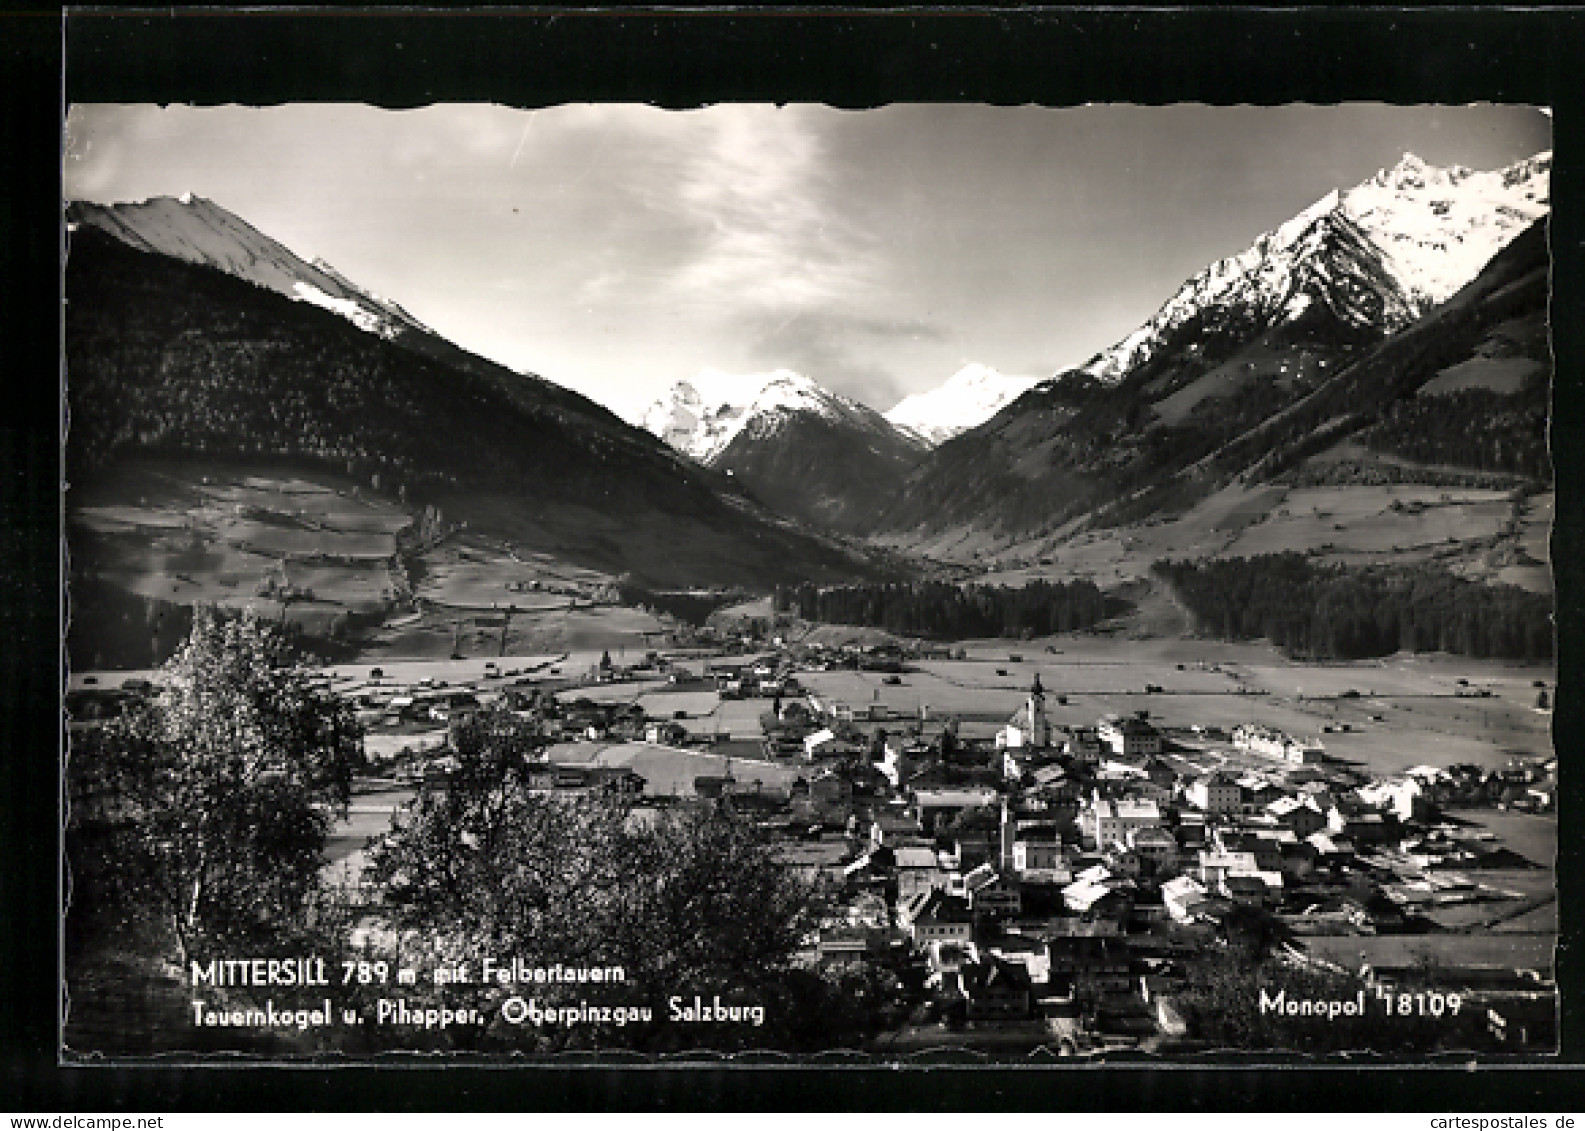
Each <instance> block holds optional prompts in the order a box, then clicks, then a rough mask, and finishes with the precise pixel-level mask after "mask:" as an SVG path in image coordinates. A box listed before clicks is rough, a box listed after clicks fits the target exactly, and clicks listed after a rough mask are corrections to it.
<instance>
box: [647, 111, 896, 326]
mask: <svg viewBox="0 0 1585 1131" xmlns="http://www.w3.org/2000/svg"><path fill="white" fill-rule="evenodd" d="M808 109H809V108H783V109H776V108H774V107H769V106H723V107H716V108H714V109H712V110H711V111H709V119H708V120H709V127H710V131H709V136H708V137H707V138H705V139H704V144H703V145H702V146H701V148H700V149H699V150H698V151H696V152H695V153H693V154H691V155H690V157H689V159H688V160H687V162H686V163H685V166H684V168H683V169H682V170H681V176H680V181H679V183H678V184H677V186H676V196H675V205H676V207H677V208H678V209H679V210H680V212H681V213H682V214H683V215H684V216H685V217H687V218H688V219H689V220H690V221H691V222H693V223H695V224H697V225H698V226H699V227H700V229H701V231H702V232H703V233H704V239H703V242H702V245H701V246H700V248H699V250H698V253H697V255H696V256H695V257H694V258H693V259H692V260H691V261H689V262H688V263H686V264H684V265H683V266H682V267H681V268H680V269H679V270H678V271H677V272H676V273H675V274H674V275H673V276H672V278H671V280H670V282H671V286H670V288H669V291H670V294H671V295H672V296H673V297H675V298H677V299H678V300H681V301H687V302H705V303H709V302H712V301H713V302H720V303H723V304H730V305H733V306H737V307H739V308H741V307H742V306H743V305H745V304H747V305H752V306H756V307H760V308H764V309H782V310H785V311H786V312H787V313H788V314H792V313H795V312H797V311H802V310H809V309H812V308H817V307H820V306H822V305H824V304H827V303H834V302H840V301H842V300H845V299H851V298H853V297H855V296H857V295H859V294H861V293H863V291H864V290H865V288H866V287H867V286H869V285H871V284H873V283H874V281H875V265H874V261H873V260H874V256H873V253H872V250H871V248H870V247H869V246H867V245H868V243H869V241H868V240H867V239H866V238H865V237H864V235H863V234H862V233H860V232H857V231H855V230H854V229H853V228H851V227H850V226H849V225H847V224H846V223H845V222H844V220H843V219H842V217H841V214H840V212H839V210H837V209H836V208H834V207H831V205H830V202H828V200H827V199H826V196H827V190H828V187H829V185H828V182H827V180H826V169H825V163H824V154H823V152H822V144H821V138H820V133H819V130H818V128H817V127H816V124H815V122H814V121H813V120H811V118H810V116H809V115H808V113H807V110H808Z"/></svg>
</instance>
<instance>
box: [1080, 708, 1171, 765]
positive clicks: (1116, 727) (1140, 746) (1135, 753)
mask: <svg viewBox="0 0 1585 1131" xmlns="http://www.w3.org/2000/svg"><path fill="white" fill-rule="evenodd" d="M1095 733H1096V734H1097V735H1099V736H1100V739H1101V741H1102V742H1104V743H1105V744H1107V745H1108V746H1110V747H1111V748H1112V753H1114V754H1117V755H1119V756H1121V757H1124V758H1149V757H1151V756H1152V755H1155V754H1160V753H1161V733H1160V732H1159V731H1157V730H1156V728H1155V727H1153V726H1151V725H1150V724H1149V723H1147V722H1146V721H1145V720H1144V719H1141V718H1138V717H1137V716H1133V715H1128V716H1122V715H1107V716H1106V717H1105V718H1103V719H1102V720H1101V721H1100V722H1099V723H1098V724H1097V725H1096V728H1095Z"/></svg>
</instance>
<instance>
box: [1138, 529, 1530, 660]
mask: <svg viewBox="0 0 1585 1131" xmlns="http://www.w3.org/2000/svg"><path fill="white" fill-rule="evenodd" d="M1151 569H1152V572H1153V573H1155V575H1156V576H1157V577H1160V578H1162V579H1164V580H1165V581H1167V582H1168V583H1169V584H1170V585H1171V586H1172V588H1173V590H1174V592H1176V594H1177V595H1178V597H1179V599H1180V600H1182V601H1183V603H1184V604H1185V605H1187V606H1188V608H1189V610H1190V612H1192V613H1193V614H1194V617H1195V620H1196V621H1197V622H1198V626H1199V628H1200V630H1201V631H1202V632H1207V633H1210V634H1212V635H1216V636H1220V637H1222V638H1224V639H1230V640H1250V639H1257V638H1259V637H1265V638H1266V639H1268V640H1270V641H1271V642H1272V643H1273V644H1275V645H1277V646H1278V647H1280V648H1282V649H1283V650H1284V651H1286V652H1289V653H1290V654H1293V655H1295V656H1302V657H1307V658H1312V659H1339V660H1353V659H1364V658H1366V657H1370V656H1385V655H1390V654H1391V653H1393V652H1399V651H1403V652H1429V651H1441V652H1451V653H1455V654H1457V655H1464V656H1478V657H1483V658H1496V659H1509V660H1532V661H1546V660H1550V659H1551V658H1552V600H1551V598H1550V597H1548V596H1547V595H1545V594H1541V593H1532V592H1529V591H1528V590H1525V589H1520V588H1518V587H1517V586H1513V585H1485V584H1481V583H1480V582H1475V581H1470V580H1468V579H1466V578H1462V577H1459V576H1458V575H1456V574H1454V573H1452V572H1450V571H1449V570H1447V569H1446V568H1444V567H1442V566H1437V565H1430V564H1425V565H1410V566H1372V567H1364V568H1359V567H1349V566H1342V565H1322V564H1319V563H1317V562H1313V561H1311V560H1310V559H1308V558H1306V557H1305V556H1304V555H1303V554H1300V553H1296V552H1293V551H1289V552H1286V553H1281V554H1262V555H1260V556H1257V557H1253V558H1225V559H1220V560H1216V561H1207V562H1172V561H1165V560H1163V561H1158V562H1156V563H1155V564H1154V565H1153V566H1152V567H1151Z"/></svg>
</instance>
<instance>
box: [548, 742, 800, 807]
mask: <svg viewBox="0 0 1585 1131" xmlns="http://www.w3.org/2000/svg"><path fill="white" fill-rule="evenodd" d="M550 760H551V761H552V762H565V763H574V762H583V763H589V764H592V765H597V766H624V767H627V768H629V769H631V770H632V771H633V772H634V773H636V774H638V775H639V776H640V777H642V778H643V779H644V781H645V786H644V794H645V796H648V797H691V796H693V793H694V778H696V777H702V776H715V777H719V776H721V775H723V774H725V773H727V772H728V771H729V770H730V772H731V774H732V777H733V778H734V779H735V780H736V781H737V782H738V783H739V784H740V785H741V784H742V783H746V782H759V783H761V785H762V786H763V787H764V788H765V789H769V790H776V791H780V792H783V793H785V792H786V790H787V789H788V788H789V787H790V786H791V785H792V783H793V780H794V779H795V778H797V777H798V775H799V772H800V768H799V767H797V766H779V765H775V764H773V763H770V762H762V761H758V760H756V759H750V758H728V757H726V756H725V755H721V754H708V753H701V752H699V751H695V750H681V749H678V748H676V747H672V746H656V745H653V744H652V743H648V742H620V743H612V744H609V745H605V744H602V743H597V742H576V743H563V744H561V745H559V746H552V747H551V748H550Z"/></svg>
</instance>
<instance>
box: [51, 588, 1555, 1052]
mask: <svg viewBox="0 0 1585 1131" xmlns="http://www.w3.org/2000/svg"><path fill="white" fill-rule="evenodd" d="M668 619H669V618H668ZM1195 656H1198V657H1199V658H1198V659H1195V658H1193V657H1195ZM1179 657H1181V658H1179ZM1450 659H1451V658H1448V657H1412V658H1403V657H1394V658H1389V659H1388V660H1386V661H1376V662H1368V663H1354V664H1334V665H1303V664H1295V663H1289V662H1286V661H1284V660H1283V659H1282V658H1281V656H1280V654H1278V653H1277V652H1276V651H1275V650H1272V649H1270V648H1268V647H1266V646H1263V645H1230V644H1224V643H1218V642H1213V641H1199V640H1192V639H1182V640H1140V639H1112V638H1110V637H1109V636H1108V634H1107V633H1105V632H1101V633H1085V634H1071V635H1064V636H1058V637H1052V638H1049V639H1046V640H1040V639H1035V640H994V641H966V642H954V643H950V644H947V643H936V642H929V641H922V640H917V639H907V638H898V637H893V636H890V635H889V634H886V633H881V632H879V631H877V630H873V629H847V628H842V627H840V626H831V625H814V624H811V623H809V622H806V621H802V620H800V619H799V618H798V617H797V616H796V615H794V614H793V613H792V612H775V611H773V608H772V603H771V601H769V600H760V601H757V602H753V603H750V604H748V605H743V606H739V607H737V608H733V609H726V610H723V611H722V612H721V613H717V614H716V615H714V616H712V617H711V618H710V620H709V622H708V624H706V625H705V626H703V627H691V626H688V625H686V624H684V623H681V622H677V621H671V622H670V631H667V632H652V633H648V634H647V635H645V636H642V637H639V636H634V637H633V638H632V646H631V647H627V646H623V645H621V644H618V645H616V646H615V647H614V648H608V649H601V650H600V651H598V652H596V651H584V652H576V653H568V652H562V653H556V654H548V655H539V656H517V657H506V656H501V657H497V658H494V659H482V658H481V659H461V658H456V657H454V658H452V659H449V660H423V659H419V660H402V659H392V660H390V661H384V662H381V663H379V664H373V665H371V664H367V663H362V664H357V665H352V664H340V665H336V666H332V667H327V668H325V669H323V670H322V672H321V675H320V679H321V682H322V684H323V686H324V687H326V688H327V689H329V690H331V691H333V692H334V693H335V694H336V695H338V696H340V697H342V698H344V699H346V700H348V701H349V702H350V703H351V704H353V705H354V706H355V708H356V710H357V714H358V719H359V721H360V723H361V724H362V725H363V728H364V732H365V738H364V744H365V753H366V756H367V759H368V771H367V774H366V775H365V776H364V777H362V778H361V779H360V781H359V783H358V785H357V787H356V788H355V791H354V797H353V803H352V805H351V808H350V813H349V815H348V817H347V818H346V819H345V821H344V822H343V823H342V824H341V825H340V826H339V827H338V828H337V829H336V831H335V832H333V834H332V837H331V841H330V843H329V845H328V855H329V858H330V860H331V861H332V862H331V863H330V864H329V865H328V866H327V870H326V875H327V877H329V878H331V880H332V882H334V883H335V884H337V885H340V886H342V887H343V888H345V889H346V890H348V891H351V892H358V891H359V889H360V885H361V884H362V880H361V873H362V870H363V868H364V867H365V863H366V857H367V852H368V849H369V847H370V846H371V845H372V844H374V843H377V842H378V840H379V838H380V837H382V836H383V835H385V834H386V833H387V831H388V830H389V829H390V828H391V827H392V825H391V822H392V819H393V817H394V818H396V819H397V820H398V821H400V820H401V815H402V813H403V811H404V807H405V805H406V804H407V803H408V802H409V800H410V799H411V798H412V796H413V792H414V790H415V789H417V788H418V787H420V786H421V785H423V784H425V783H427V784H428V785H429V786H430V787H443V786H444V783H445V781H446V778H447V776H448V774H450V773H451V772H452V771H453V770H454V769H455V768H456V765H457V763H456V758H455V755H454V754H453V752H452V750H451V745H450V743H451V737H452V736H453V735H454V734H455V731H456V728H457V726H458V725H459V724H460V723H462V722H463V721H465V720H467V719H468V718H469V717H470V716H471V715H473V714H475V713H476V712H480V711H507V712H510V713H511V714H513V715H514V716H515V717H516V718H517V719H519V720H522V721H524V722H525V723H527V724H529V725H530V727H531V729H532V732H533V733H534V734H535V735H537V736H538V737H537V748H538V753H537V755H536V759H537V761H536V767H537V768H536V769H535V770H534V771H533V773H534V778H533V785H534V787H535V788H538V789H541V790H543V791H545V792H546V793H547V794H553V795H558V796H563V797H568V798H571V797H575V796H578V795H580V794H600V795H616V796H619V797H621V798H623V799H624V800H625V802H626V803H629V804H631V805H632V806H633V807H634V811H635V812H642V811H644V810H646V809H669V808H676V807H686V806H698V805H706V806H721V807H725V808H728V809H730V810H731V811H733V812H734V813H736V814H737V815H739V816H741V817H743V818H744V819H747V820H750V821H752V822H753V823H755V824H756V825H757V826H758V827H759V828H760V829H761V830H762V831H764V832H765V833H766V834H767V835H768V836H770V837H771V838H772V840H773V842H774V845H775V849H774V851H775V853H776V856H777V859H778V860H780V861H781V863H782V865H783V867H785V868H786V869H788V870H789V871H791V872H792V873H794V874H796V876H797V877H798V879H799V880H800V881H801V882H802V883H803V884H805V885H806V889H805V890H807V891H808V892H810V893H811V894H810V899H811V901H812V907H811V910H812V911H813V913H814V914H813V917H812V919H811V920H810V922H811V930H810V932H809V934H808V936H807V938H806V939H805V942H804V952H803V954H802V956H801V961H804V962H806V963H808V964H810V965H812V966H831V965H841V964H843V963H867V964H872V965H873V964H879V965H882V966H884V967H886V968H888V969H890V970H892V971H894V972H896V973H897V974H898V976H899V979H900V984H902V985H905V986H908V987H909V992H908V994H907V995H906V999H905V1000H904V1001H903V1002H902V1003H901V1004H902V1006H904V1007H905V1009H904V1010H903V1012H901V1013H900V1014H899V1016H898V1017H897V1018H895V1019H893V1020H894V1022H895V1023H894V1024H891V1025H890V1026H889V1027H888V1028H887V1029H886V1031H884V1032H883V1033H881V1035H880V1036H879V1037H878V1038H876V1040H875V1042H874V1045H875V1048H876V1049H877V1050H881V1051H890V1052H895V1053H907V1052H910V1051H916V1050H922V1049H932V1048H938V1047H943V1046H945V1047H967V1048H973V1049H979V1050H984V1051H989V1052H992V1053H1008V1052H1028V1051H1029V1050H1033V1049H1037V1048H1046V1049H1049V1050H1057V1051H1060V1053H1061V1054H1062V1055H1079V1056H1085V1055H1101V1054H1108V1053H1111V1054H1115V1053H1119V1052H1124V1051H1127V1050H1146V1051H1161V1050H1167V1051H1170V1050H1173V1049H1175V1048H1180V1047H1186V1048H1193V1047H1196V1045H1195V1042H1194V1041H1193V1040H1192V1039H1191V1037H1190V1035H1189V1026H1188V1025H1187V1023H1186V1020H1185V1016H1184V1012H1185V1011H1184V1010H1183V1009H1182V1008H1181V1006H1180V1004H1179V997H1180V995H1181V994H1182V993H1184V992H1185V991H1187V990H1190V989H1191V979H1190V971H1191V969H1192V968H1193V965H1194V964H1195V963H1196V962H1198V961H1203V960H1205V959H1206V958H1207V956H1214V955H1216V954H1218V953H1224V952H1225V950H1226V947H1227V946H1228V941H1229V938H1230V936H1231V935H1233V934H1236V931H1237V930H1238V929H1240V928H1241V925H1243V926H1247V925H1248V924H1249V923H1250V922H1257V923H1260V924H1264V925H1265V927H1264V929H1270V930H1275V931H1276V932H1277V936H1278V939H1279V941H1278V943H1277V950H1276V953H1277V956H1278V962H1279V965H1281V966H1283V967H1286V968H1290V969H1292V970H1295V971H1321V972H1333V973H1338V974H1342V975H1346V976H1349V977H1352V978H1362V979H1364V982H1363V983H1362V984H1365V985H1369V986H1370V987H1372V989H1373V992H1374V993H1376V994H1378V995H1380V996H1381V997H1382V999H1383V1000H1391V998H1392V995H1393V993H1395V992H1396V990H1397V988H1398V987H1400V985H1410V984H1413V985H1416V986H1421V987H1422V988H1423V986H1424V984H1425V979H1426V978H1427V977H1428V976H1434V985H1435V987H1436V992H1437V993H1439V994H1442V995H1450V999H1456V1000H1457V1001H1458V1003H1459V1007H1460V1008H1462V1009H1468V1010H1472V1011H1475V1014H1474V1015H1479V1016H1480V1018H1481V1022H1480V1026H1481V1028H1482V1029H1484V1030H1485V1031H1486V1032H1487V1034H1488V1035H1489V1037H1490V1042H1491V1047H1492V1048H1493V1049H1495V1050H1497V1051H1518V1050H1522V1049H1524V1048H1526V1047H1530V1046H1531V1045H1534V1044H1540V1045H1544V1044H1545V1043H1547V1042H1549V1041H1550V1040H1551V1039H1552V1030H1551V1025H1552V1020H1551V1019H1552V1013H1553V1009H1554V1006H1555V993H1556V989H1555V983H1554V981H1553V959H1552V948H1553V945H1554V942H1555V937H1556V930H1557V927H1556V892H1555V885H1554V873H1553V868H1552V853H1553V851H1554V849H1555V843H1556V821H1555V816H1554V806H1555V792H1554V791H1555V779H1556V769H1557V765H1556V758H1555V756H1552V755H1550V753H1549V752H1548V742H1547V730H1546V728H1547V726H1548V725H1549V721H1550V719H1549V716H1550V712H1549V710H1547V707H1548V702H1549V700H1548V697H1549V695H1550V694H1551V692H1552V684H1551V682H1550V680H1549V679H1546V678H1536V677H1537V676H1538V675H1544V674H1545V673H1542V672H1541V671H1540V669H1536V668H1530V667H1519V666H1515V665H1502V664H1498V663H1495V662H1493V663H1486V664H1477V663H1474V662H1459V663H1456V664H1455V663H1451V662H1449V661H1450ZM1459 673H1468V674H1459ZM73 680H74V689H75V690H74V691H73V693H72V695H71V697H70V698H71V703H72V705H73V706H74V707H76V708H77V709H78V710H79V711H82V710H85V709H86V710H88V711H89V713H92V709H89V708H86V704H88V703H90V702H92V701H95V700H98V701H100V702H102V703H109V702H114V701H116V700H123V699H125V698H126V697H128V696H135V695H138V694H142V693H147V692H148V691H149V690H151V687H150V685H149V684H147V683H146V682H145V681H144V680H143V679H140V678H138V677H137V675H136V673H132V674H130V675H129V674H127V673H118V674H111V673H103V674H102V676H101V677H97V678H96V677H95V676H94V675H91V674H86V673H85V674H82V675H77V676H74V677H73ZM118 682H119V686H117V684H118ZM1304 688H1309V690H1308V691H1305V690H1304ZM1410 728H1415V729H1410ZM1433 752H1435V753H1433ZM362 897H363V899H364V901H365V902H369V903H371V904H377V903H378V900H379V893H377V892H372V891H363V892H362ZM1433 971H1434V975H1432V974H1430V973H1429V972H1433ZM1272 992H1273V994H1275V993H1276V992H1277V990H1276V989H1275V988H1274V989H1273V991H1272ZM1438 1000H1442V999H1440V998H1439V999H1438Z"/></svg>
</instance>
